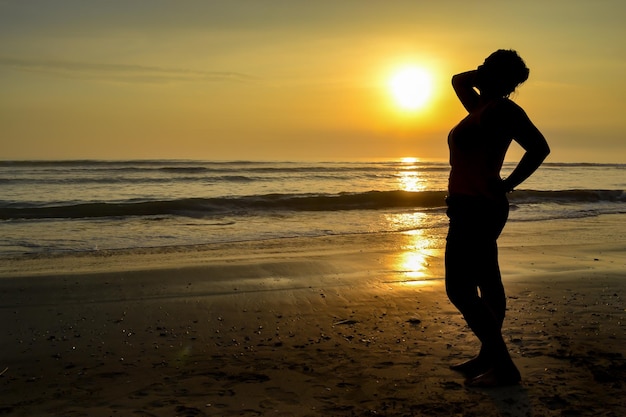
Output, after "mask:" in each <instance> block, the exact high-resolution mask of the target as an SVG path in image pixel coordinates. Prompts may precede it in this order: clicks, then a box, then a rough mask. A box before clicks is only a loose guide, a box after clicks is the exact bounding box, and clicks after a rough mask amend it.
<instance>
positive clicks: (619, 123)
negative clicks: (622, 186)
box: [0, 0, 626, 162]
mask: <svg viewBox="0 0 626 417" xmlns="http://www.w3.org/2000/svg"><path fill="white" fill-rule="evenodd" d="M518 3H519V4H518ZM625 17H626V5H625V4H624V3H623V2H622V1H617V0H615V1H588V2H583V1H578V2H572V1H560V0H559V1H550V2H546V1H534V0H530V1H526V2H516V3H515V4H509V2H499V1H482V2H467V1H445V0H443V1H438V2H426V1H424V2H420V1H415V0H413V1H389V2H379V1H364V0H361V1H352V0H346V1H341V2H335V1H317V2H297V1H295V2H294V1H277V0H266V1H253V0H246V1H242V0H230V1H228V2H226V1H225V2H203V1H187V2H171V1H161V0H155V1H151V2H149V3H148V2H129V1H106V2H86V1H79V0H75V1H66V0H59V1H54V2H49V1H44V0H39V1H28V2H24V1H12V0H4V1H0V91H2V95H1V97H0V146H1V150H2V152H1V158H2V159H40V158H45V159H51V158H53V159H76V158H85V159H91V158H93V159H134V158H184V159H271V160H282V159H295V160H302V159H344V160H348V159H353V158H395V157H403V156H415V157H421V158H437V159H445V158H446V157H447V146H446V136H447V132H448V131H449V129H450V128H451V127H452V126H454V124H456V122H458V120H459V119H460V118H461V117H463V115H464V111H463V108H462V107H461V105H460V104H459V103H458V102H457V100H456V99H455V97H454V93H453V91H452V89H451V88H450V77H451V76H452V75H453V74H454V73H457V72H461V71H464V70H467V69H471V68H475V67H476V66H477V65H479V64H480V63H481V62H482V60H483V59H484V58H485V57H486V56H487V55H488V54H489V53H491V52H492V51H493V50H495V49H498V48H512V49H517V50H518V51H519V53H520V54H521V55H522V57H523V58H524V59H525V60H526V62H527V64H528V66H529V67H530V69H531V76H530V80H529V81H528V82H527V83H526V84H524V85H523V86H522V87H521V88H520V90H519V92H518V93H516V94H515V96H514V99H515V100H516V101H517V102H518V103H519V104H520V105H522V107H524V108H525V109H526V111H527V113H528V114H529V116H530V117H531V119H533V121H534V122H535V123H536V124H537V125H538V127H539V128H540V129H541V130H542V131H543V132H544V134H545V135H546V137H547V139H548V141H549V142H550V145H551V146H552V154H551V155H550V160H552V161H559V162H574V161H576V162H580V161H583V162H626V161H625V160H624V155H626V153H625V151H626V145H625V140H624V139H625V136H626V117H624V114H626V82H625V81H624V76H623V74H624V71H625V70H626V65H625V64H626V41H625V39H626V29H624V25H623V21H624V18H625ZM407 64H414V65H419V66H421V67H423V68H424V69H426V70H428V71H430V72H431V73H432V77H433V95H432V97H431V99H430V101H429V104H428V105H427V106H426V107H425V108H424V109H423V110H422V111H418V112H413V113H410V112H402V111H401V110H400V109H399V108H398V107H397V106H396V105H395V104H394V103H393V101H392V98H391V94H390V91H389V87H388V82H389V78H390V76H391V74H392V72H393V70H394V69H396V68H398V67H400V66H403V65H407ZM515 151H516V150H515V149H514V150H513V153H512V154H511V156H512V157H515V156H516V155H517V154H516V152H515Z"/></svg>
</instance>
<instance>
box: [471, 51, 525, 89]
mask: <svg viewBox="0 0 626 417" xmlns="http://www.w3.org/2000/svg"><path fill="white" fill-rule="evenodd" d="M479 72H480V73H481V74H480V78H481V79H482V84H483V86H484V87H485V88H488V89H489V90H490V91H491V92H492V93H494V94H497V95H501V96H503V97H508V96H509V95H510V94H511V93H512V92H513V91H515V88H516V87H517V86H518V85H520V84H521V83H523V82H524V81H526V80H527V79H528V74H529V73H530V70H529V69H528V67H527V66H526V63H525V62H524V60H523V59H522V58H521V57H520V56H519V55H518V54H517V52H516V51H514V50H511V49H498V50H497V51H495V52H494V53H492V54H491V55H489V56H488V57H487V59H485V63H484V64H483V65H481V66H480V67H479Z"/></svg>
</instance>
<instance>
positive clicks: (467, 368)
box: [450, 356, 491, 379]
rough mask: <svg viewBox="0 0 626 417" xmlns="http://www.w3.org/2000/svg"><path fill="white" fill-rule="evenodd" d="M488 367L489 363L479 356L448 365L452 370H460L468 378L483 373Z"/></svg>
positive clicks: (489, 366)
mask: <svg viewBox="0 0 626 417" xmlns="http://www.w3.org/2000/svg"><path fill="white" fill-rule="evenodd" d="M490 368H491V363H490V362H489V361H488V360H487V359H485V358H483V357H481V356H476V357H474V358H472V359H470V360H467V361H465V362H461V363H459V364H456V365H451V366H450V369H452V370H453V371H456V372H460V373H462V374H463V375H465V376H466V377H468V378H470V379H471V378H474V377H477V376H479V375H482V374H484V373H485V372H487V371H488V370H489V369H490Z"/></svg>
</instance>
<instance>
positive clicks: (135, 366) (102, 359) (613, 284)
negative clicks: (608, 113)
mask: <svg viewBox="0 0 626 417" xmlns="http://www.w3.org/2000/svg"><path fill="white" fill-rule="evenodd" d="M625 221H626V215H610V216H601V217H594V218H587V219H578V220H561V221H550V222H519V223H510V224H509V225H508V226H507V228H506V229H505V231H504V233H503V235H502V238H501V239H500V248H501V250H500V259H501V268H502V272H503V275H504V281H505V287H506V289H507V294H508V313H507V318H506V321H505V324H504V336H505V340H506V341H507V343H508V344H509V347H510V349H511V353H512V356H513V359H514V360H515V361H516V363H517V364H518V366H519V368H520V370H521V372H522V378H523V381H522V384H521V385H519V386H515V387H507V388H498V389H476V388H467V387H465V386H464V385H463V377H462V376H461V375H459V374H457V373H455V372H453V371H451V370H449V368H448V367H449V365H450V364H453V363H456V362H459V361H462V360H463V359H466V358H469V357H470V356H472V355H473V354H474V353H475V352H476V351H477V350H478V341H477V340H476V339H475V337H474V336H473V335H472V333H471V332H470V331H469V329H468V328H467V327H466V326H465V323H464V320H463V318H462V317H461V316H460V314H459V313H458V312H457V311H456V310H455V308H454V307H453V306H452V305H451V304H450V303H449V301H448V300H447V298H446V295H445V292H444V288H443V244H444V241H443V233H444V232H443V231H439V232H438V233H434V234H431V235H429V236H425V235H424V234H422V233H420V232H413V233H388V234H360V235H348V236H345V235H344V236H330V237H318V238H297V239H279V240H268V241H262V242H246V243H230V244H220V245H209V246H203V247H194V248H184V249H176V248H169V249H161V250H156V249H152V250H144V251H134V252H132V253H128V252H124V251H117V252H98V253H92V254H88V255H82V256H72V257H70V256H57V257H32V258H29V259H15V260H4V261H3V262H2V265H1V266H0V320H1V322H2V326H3V327H2V328H3V331H2V334H3V337H2V339H1V340H0V349H1V350H0V351H1V352H2V354H1V356H0V372H1V375H0V387H1V388H0V389H1V395H0V415H6V416H131V415H133V416H439V415H445V416H537V417H539V416H615V417H618V416H624V415H626V400H625V398H626V382H625V381H626V359H625V356H626V343H625V342H626V332H625V330H626V310H625V308H626V305H625V303H624V299H625V298H626V236H625V234H624V224H625Z"/></svg>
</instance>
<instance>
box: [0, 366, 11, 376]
mask: <svg viewBox="0 0 626 417" xmlns="http://www.w3.org/2000/svg"><path fill="white" fill-rule="evenodd" d="M8 370H9V367H8V366H7V367H6V368H4V369H3V370H2V372H0V376H2V375H4V374H5V372H6V371H8Z"/></svg>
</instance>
